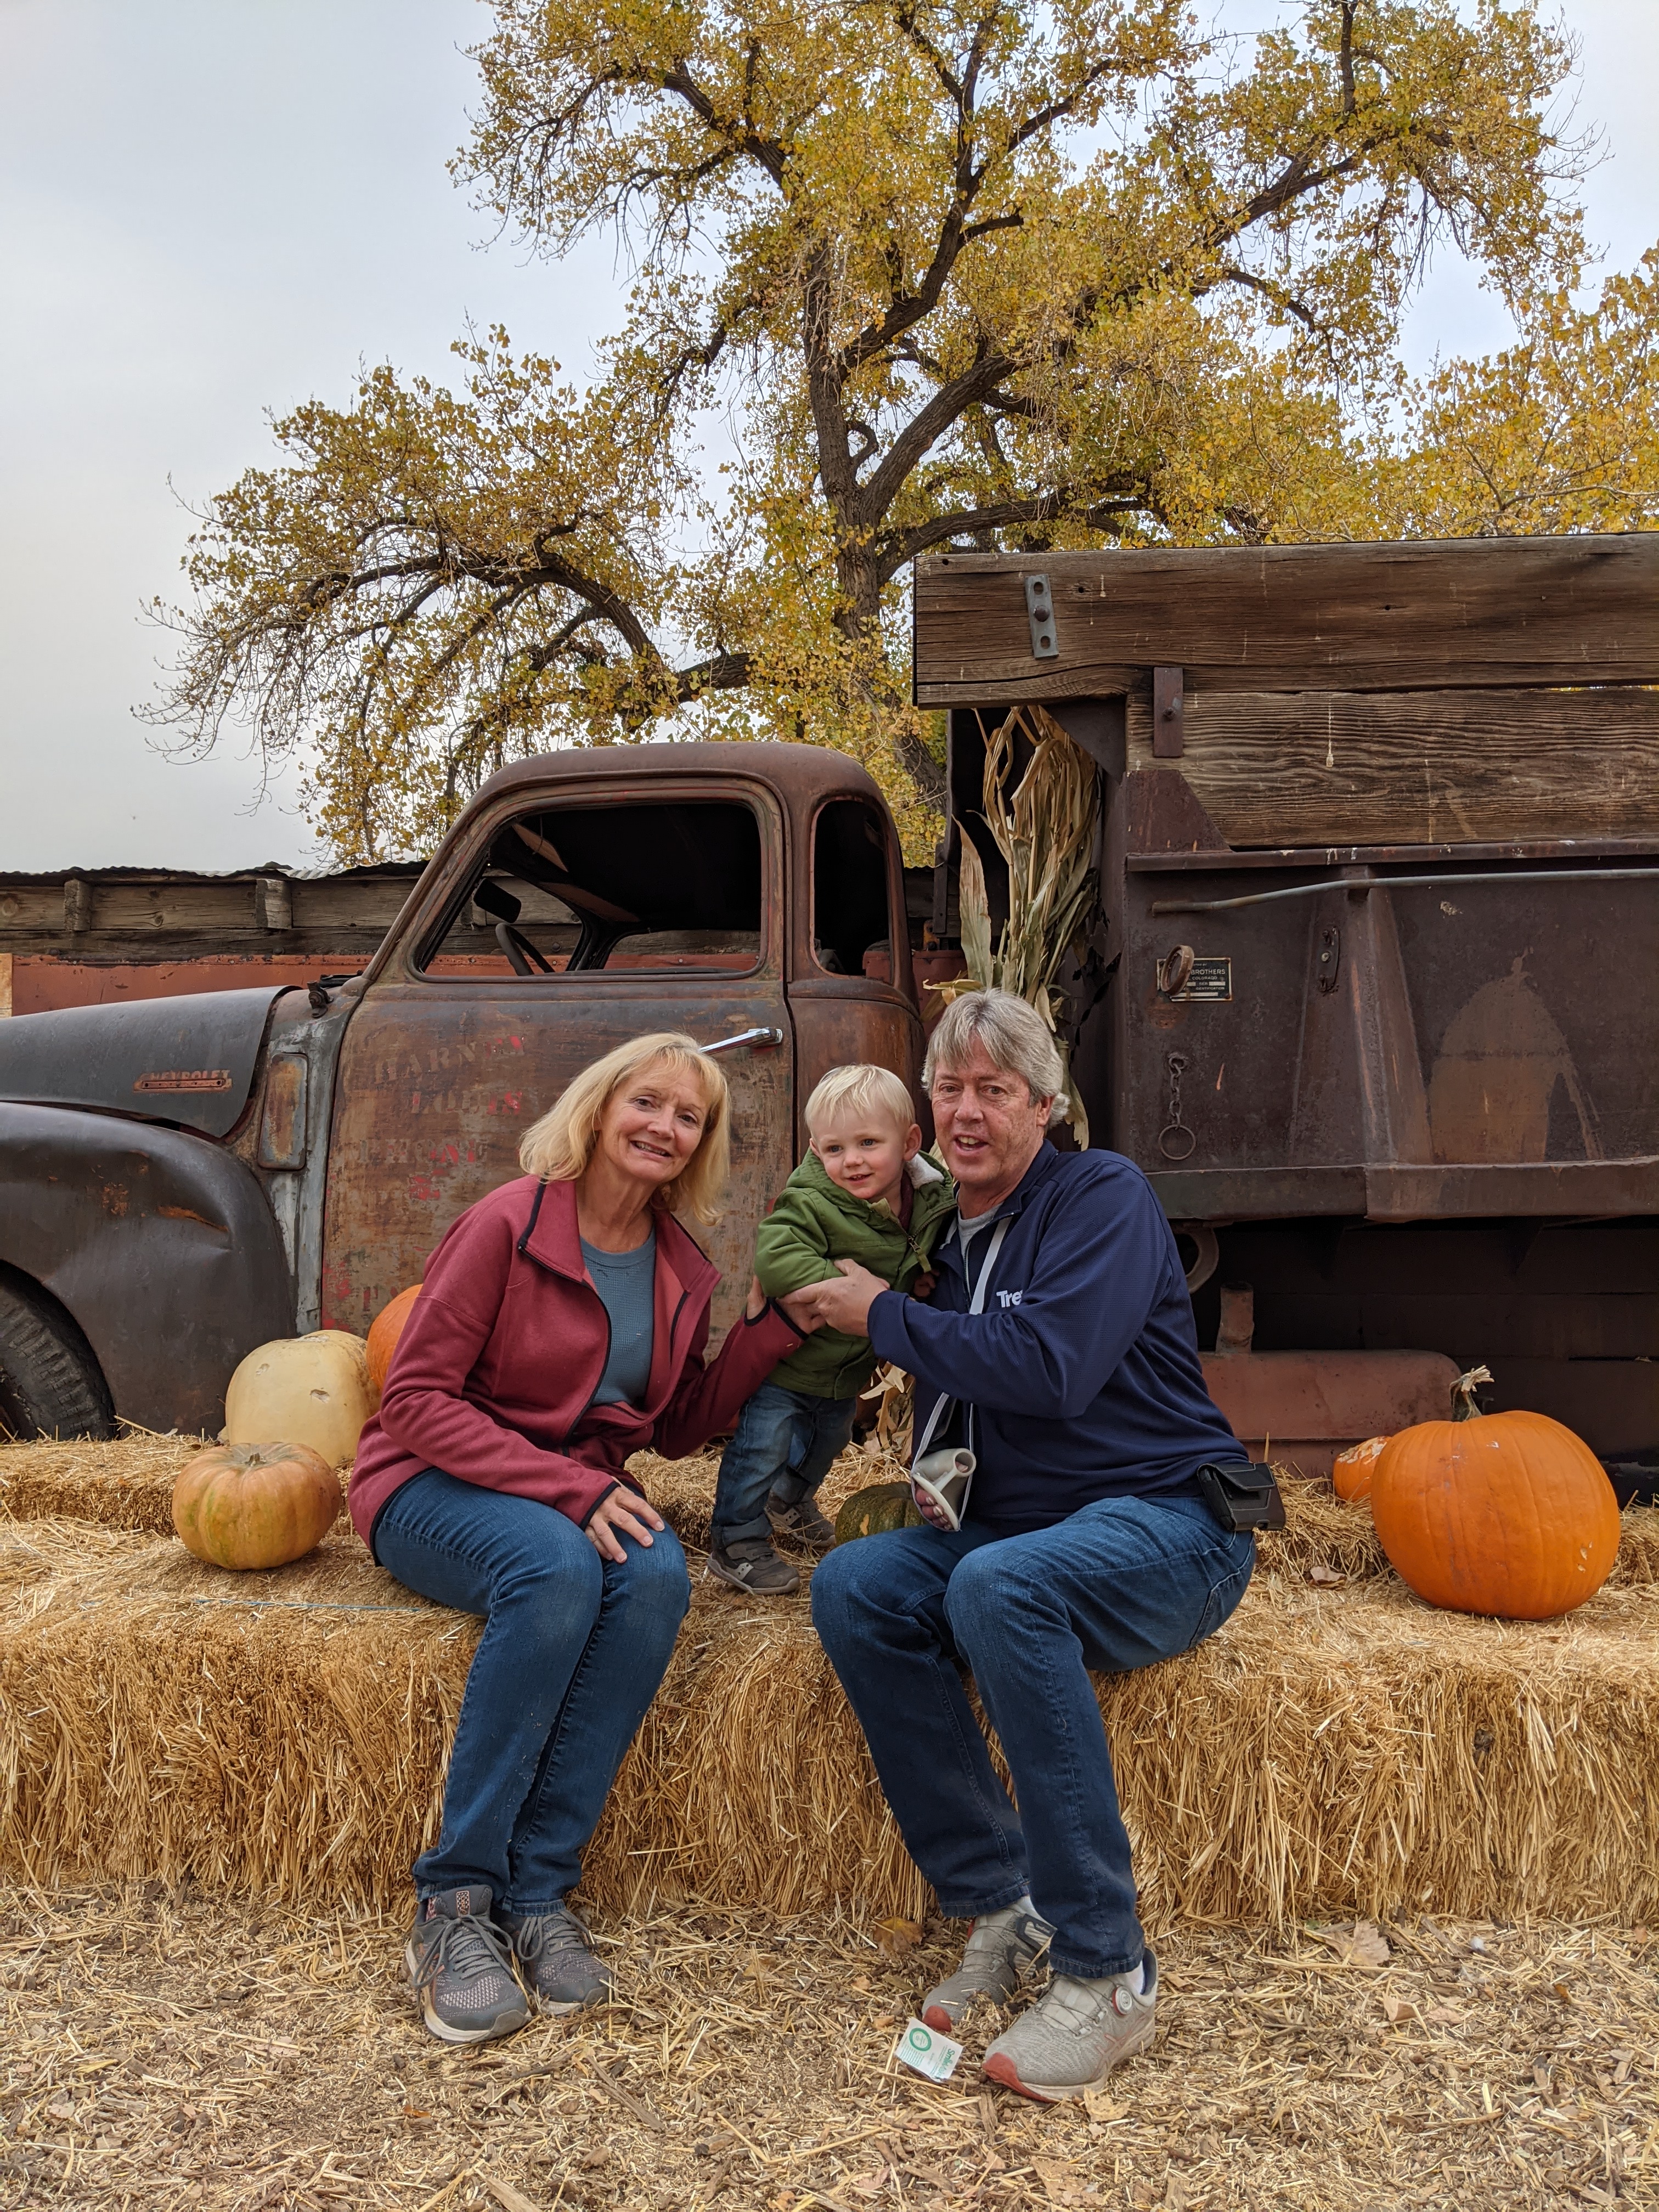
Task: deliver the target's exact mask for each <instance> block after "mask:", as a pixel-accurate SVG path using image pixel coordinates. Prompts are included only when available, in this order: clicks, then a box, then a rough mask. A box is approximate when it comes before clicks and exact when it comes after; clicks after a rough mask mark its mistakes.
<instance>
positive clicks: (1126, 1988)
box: [985, 1951, 1158, 2105]
mask: <svg viewBox="0 0 1659 2212" xmlns="http://www.w3.org/2000/svg"><path fill="white" fill-rule="evenodd" d="M1145 1963H1146V1987H1145V1988H1144V1989H1141V1990H1136V1989H1133V1988H1132V1987H1131V1986H1130V1978H1129V1976H1128V1975H1127V1974H1109V1975H1107V1976H1106V1977H1105V1978H1104V1979H1103V1980H1101V1981H1097V1982H1084V1981H1079V1980H1078V1979H1077V1978H1075V1977H1074V1976H1073V1975H1071V1974H1056V1975H1055V1976H1054V1979H1053V1980H1052V1981H1051V1982H1050V1983H1049V1984H1048V1988H1047V1990H1045V1991H1044V1992H1043V1994H1042V1996H1040V1997H1039V1998H1038V1999H1037V2001H1036V2003H1035V2004H1034V2005H1033V2006H1032V2007H1031V2008H1030V2011H1029V2012H1024V2013H1022V2014H1021V2015H1020V2016H1019V2018H1018V2020H1017V2021H1015V2022H1014V2024H1013V2026H1012V2027H1011V2028H1010V2029H1009V2030H1008V2032H1007V2033H1006V2035H1000V2036H998V2038H997V2039H996V2041H995V2042H994V2044H993V2045H991V2047H990V2049H989V2050H988V2051H987V2052H986V2054H985V2076H986V2079H987V2081H1000V2083H1001V2084H1002V2086H1003V2087H1004V2088H1005V2089H1017V2090H1018V2092H1019V2093H1020V2095H1021V2096H1022V2097H1031V2098H1034V2099H1035V2100H1036V2102H1037V2103H1038V2104H1040V2105H1058V2104H1060V2103H1062V2102H1063V2101H1064V2100H1066V2098H1068V2097H1082V2096H1085V2095H1087V2093H1088V2092H1089V2091H1090V2090H1091V2089H1100V2088H1103V2087H1105V2084H1106V2076H1107V2075H1109V2073H1110V2072H1111V2070H1112V2069H1113V2068H1114V2067H1115V2066H1121V2064H1122V2063H1123V2062H1124V2060H1125V2059H1126V2058H1133V2057H1134V2056H1135V2054H1136V2052H1137V2051H1145V2050H1146V2046H1147V2045H1148V2044H1149V2043H1151V2041H1152V2035H1153V2032H1154V2030H1155V2029H1156V2027H1157V2025H1158V1961H1157V1960H1156V1959H1155V1958H1153V1956H1152V1953H1151V1952H1150V1951H1148V1952H1147V1953H1146V1962H1145Z"/></svg>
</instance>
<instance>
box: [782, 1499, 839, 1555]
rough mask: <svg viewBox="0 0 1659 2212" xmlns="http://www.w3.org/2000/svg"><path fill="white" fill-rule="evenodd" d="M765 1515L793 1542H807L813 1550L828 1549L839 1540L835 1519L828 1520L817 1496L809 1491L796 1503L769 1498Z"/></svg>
mask: <svg viewBox="0 0 1659 2212" xmlns="http://www.w3.org/2000/svg"><path fill="white" fill-rule="evenodd" d="M766 1517H767V1519H768V1520H769V1522H771V1523H772V1527H773V1529H774V1530H775V1533H776V1534H778V1535H780V1536H782V1537H784V1538H785V1539H787V1541H788V1542H790V1543H792V1544H801V1545H804V1546H805V1547H806V1549H807V1550H808V1551H810V1552H827V1551H828V1550H829V1547H830V1546H831V1545H832V1544H833V1543H834V1542H835V1541H836V1524H835V1522H833V1521H826V1520H825V1518H824V1516H823V1514H822V1513H820V1512H819V1510H818V1501H817V1498H814V1497H812V1496H811V1493H810V1492H809V1493H808V1495H807V1496H806V1497H805V1498H797V1500H796V1501H795V1503H794V1504H793V1505H780V1504H778V1503H777V1501H776V1499H775V1498H768V1500H767V1501H766Z"/></svg>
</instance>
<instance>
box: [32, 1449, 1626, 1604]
mask: <svg viewBox="0 0 1659 2212" xmlns="http://www.w3.org/2000/svg"><path fill="white" fill-rule="evenodd" d="M203 1443H204V1439H203V1438H202V1437H155V1436H149V1435H147V1434H140V1435H137V1436H131V1437H124V1438H122V1439H121V1440H120V1441H119V1442H118V1443H28V1444H13V1445H10V1446H8V1447H5V1448H0V1520H3V1519H5V1518H8V1517H9V1518H10V1519H13V1520H18V1521H45V1520H61V1519H73V1520H77V1521H96V1522H102V1523H103V1525H104V1526H105V1527H106V1528H131V1529H149V1530H152V1531H154V1532H155V1534H158V1535H167V1534H171V1533H172V1528H173V1518H172V1511H171V1507H172V1500H173V1480H174V1478H175V1477H176V1476H177V1474H178V1472H179V1468H181V1467H182V1466H183V1465H184V1464H185V1461H186V1460H187V1459H188V1458H189V1457H190V1456H191V1454H192V1453H193V1452H197V1451H199V1450H200V1449H201V1448H202V1445H203ZM719 1466H720V1455H719V1453H718V1452H703V1453H700V1454H698V1455H696V1457H695V1458H692V1459H683V1460H665V1459H662V1458H659V1456H658V1455H657V1454H656V1453H655V1452H639V1453H636V1454H635V1456H634V1458H633V1459H632V1460H630V1461H629V1467H630V1468H632V1469H633V1471H634V1473H635V1474H636V1475H637V1476H638V1478H639V1480H641V1482H642V1483H643V1484H644V1485H645V1488H646V1491H647V1494H648V1496H649V1497H650V1498H651V1501H652V1503H653V1504H654V1505H655V1506H656V1507H657V1508H658V1510H659V1512H660V1513H661V1514H662V1516H663V1518H664V1519H665V1521H666V1522H668V1523H669V1525H670V1527H671V1528H672V1529H673V1530H674V1531H675V1533H676V1534H677V1535H678V1537H679V1539H680V1541H681V1542H682V1543H683V1544H684V1545H685V1546H686V1547H687V1549H688V1550H690V1551H698V1552H702V1551H706V1550H707V1549H708V1537H709V1528H710V1522H711V1516H712V1515H713V1511H714V1478H715V1474H716V1472H717V1470H718V1468H719ZM1278 1472H1279V1483H1280V1487H1281V1488H1282V1490H1283V1492H1284V1495H1285V1514H1286V1517H1287V1522H1288V1525H1287V1526H1286V1527H1285V1528H1283V1529H1282V1530H1279V1531H1276V1532H1274V1533H1272V1534H1263V1535H1262V1536H1261V1538H1259V1539H1258V1541H1257V1547H1256V1571H1257V1572H1258V1574H1268V1575H1283V1576H1287V1577H1290V1578H1291V1580H1292V1581H1295V1582H1297V1583H1301V1582H1304V1581H1305V1580H1306V1579H1307V1577H1308V1575H1309V1572H1310V1571H1311V1570H1314V1569H1322V1570H1323V1571H1325V1572H1326V1573H1328V1574H1337V1575H1340V1576H1341V1577H1343V1579H1344V1580H1345V1581H1361V1580H1368V1579H1374V1578H1382V1579H1387V1578H1388V1577H1390V1576H1392V1574H1393V1572H1394V1570H1393V1569H1392V1568H1391V1567H1390V1566H1389V1562H1388V1560H1387V1559H1386V1557H1385V1556H1384V1554H1383V1547H1382V1546H1381V1545H1380V1544H1379V1543H1378V1542H1377V1541H1376V1529H1375V1528H1373V1527H1372V1525H1371V1512H1370V1504H1369V1503H1361V1504H1358V1505H1346V1504H1344V1503H1343V1502H1342V1500H1341V1499H1340V1498H1338V1497H1336V1496H1335V1495H1334V1493H1333V1492H1332V1490H1331V1486H1330V1484H1329V1483H1328V1481H1326V1480H1323V1479H1321V1478H1313V1477H1308V1476H1303V1475H1298V1474H1295V1473H1294V1472H1292V1471H1291V1469H1289V1468H1279V1470H1278ZM901 1473H902V1468H899V1467H898V1466H897V1465H896V1463H895V1462H893V1461H892V1460H890V1458H888V1457H886V1456H884V1455H881V1454H879V1453H871V1452H869V1451H866V1450H865V1449H861V1448H859V1447H854V1448H853V1449H849V1450H848V1451H845V1452H843V1453H842V1455H841V1457H840V1459H839V1460H837V1461H836V1464H835V1466H834V1467H833V1468H831V1469H830V1471H829V1476H828V1478H827V1479H826V1480H825V1482H824V1486H823V1492H822V1493H821V1503H822V1504H823V1510H824V1511H825V1512H827V1513H828V1514H829V1517H830V1519H831V1520H833V1519H834V1518H835V1516H836V1509H837V1507H838V1506H840V1505H841V1504H842V1503H843V1502H844V1501H845V1500H846V1499H847V1498H849V1497H850V1496H851V1495H852V1493H853V1492H854V1491H855V1490H861V1489H863V1488H864V1487H865V1486H866V1485H868V1484H870V1483H876V1482H887V1481H890V1480H893V1479H894V1478H895V1477H896V1475H897V1474H901ZM337 1528H338V1529H339V1530H341V1531H342V1532H343V1531H344V1530H345V1528H346V1522H345V1521H344V1519H343V1518H342V1520H341V1521H340V1522H338V1523H337ZM1608 1580H1609V1583H1611V1584H1612V1585H1613V1586H1614V1587H1623V1586H1626V1585H1628V1584H1632V1583H1659V1509H1656V1508H1655V1507H1652V1506H1647V1505H1632V1506H1630V1507H1628V1508H1627V1509H1626V1513H1625V1524H1624V1538H1623V1541H1622V1542H1621V1544H1620V1550H1619V1557H1618V1559H1616V1560H1615V1561H1614V1563H1613V1572H1612V1575H1611V1576H1610V1577H1608Z"/></svg>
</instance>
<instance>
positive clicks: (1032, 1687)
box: [812, 1498, 1255, 1980]
mask: <svg viewBox="0 0 1659 2212" xmlns="http://www.w3.org/2000/svg"><path fill="white" fill-rule="evenodd" d="M1254 1560H1255V1541H1254V1539H1253V1538H1251V1537H1249V1536H1234V1535H1229V1534H1226V1533H1225V1532H1224V1531H1223V1530H1222V1529H1221V1528H1218V1526H1217V1525H1216V1522H1214V1521H1213V1520H1212V1517H1211V1516H1210V1514H1209V1512H1208V1510H1206V1507H1205V1506H1203V1505H1202V1504H1198V1503H1189V1502H1188V1501H1187V1500H1185V1499H1182V1500H1169V1501H1165V1502H1162V1503H1160V1502H1158V1501H1155V1500H1153V1499H1151V1498H1102V1499H1100V1500H1098V1501H1097V1503H1096V1504H1092V1505H1085V1507H1084V1508H1083V1509H1082V1510H1081V1511H1080V1512H1077V1513H1074V1514H1073V1515H1072V1516H1071V1518H1070V1519H1069V1520H1066V1521H1062V1522H1060V1523H1059V1524H1058V1525H1057V1526H1056V1527H1054V1528H1042V1529H1037V1530H1036V1531H1034V1532H1033V1533H1031V1534H1029V1535H1024V1536H1007V1537H1004V1538H1002V1539H1001V1540H1000V1541H999V1540H998V1539H996V1538H995V1537H994V1536H992V1535H991V1534H990V1533H989V1531H988V1530H987V1529H985V1528H975V1526H974V1524H973V1523H972V1522H969V1523H968V1525H967V1526H966V1527H965V1528H962V1529H960V1530H958V1531H957V1533H956V1534H948V1533H947V1532H946V1531H945V1530H943V1529H939V1528H905V1529H901V1530H899V1531H897V1532H896V1533H895V1534H890V1535H882V1536H866V1537H864V1538H862V1539H861V1540H860V1541H859V1542H857V1543H853V1544H844V1545H842V1546H840V1547H838V1548H837V1549H836V1550H835V1551H833V1552H831V1553H830V1554H829V1557H828V1559H824V1560H823V1562H822V1563H821V1565H819V1566H818V1568H817V1571H816V1573H815V1574H814V1575H813V1577H812V1619H813V1620H814V1621H815V1622H816V1624H817V1631H818V1634H819V1636H820V1637H821V1638H823V1644H824V1648H825V1650H827V1651H828V1652H829V1656H830V1658H831V1660H832V1661H833V1662H834V1664H835V1668H836V1674H839V1675H840V1677H841V1680H842V1686H843V1688H844V1689H845V1690H846V1692H847V1695H848V1699H850V1700H851V1703H852V1705H853V1710H854V1711H855V1712H856V1713H857V1715H858V1717H859V1721H860V1724H861V1726H862V1727H863V1729H864V1733H865V1736H866V1740H867V1741H868V1743H869V1746H870V1751H871V1755H872V1758H873V1759H874V1760H875V1763H876V1771H877V1773H878V1775H879V1776H880V1778H881V1786H882V1788H883V1790H884V1791H885V1792H886V1795H887V1802H888V1803H889V1804H890V1806H891V1807H892V1808H893V1814H894V1817H895V1818H896V1820H897V1821H898V1824H899V1827H900V1830H901V1832H902V1834H903V1837H904V1840H905V1843H906V1844H907V1845H908V1849H909V1852H910V1856H911V1857H912V1858H913V1859H915V1863H916V1864H917V1865H918V1866H919V1867H920V1868H921V1871H922V1873H923V1874H924V1875H926V1876H927V1880H928V1881H930V1882H932V1884H933V1887H934V1889H935V1890H936V1892H937V1893H938V1895H939V1910H940V1911H942V1912H944V1913H945V1914H946V1915H947V1916H948V1917H950V1918H951V1919H955V1920H969V1919H972V1918H974V1917H975V1916H976V1915H978V1914H980V1913H981V1912H994V1911H997V1910H998V1909H999V1907H1000V1906H1002V1905H1012V1903H1013V1902H1014V1900H1015V1899H1017V1898H1018V1897H1021V1896H1023V1895H1024V1893H1025V1892H1026V1891H1027V1890H1028V1889H1029V1891H1030V1895H1031V1901H1032V1903H1033V1904H1034V1905H1036V1909H1037V1911H1039V1912H1040V1913H1041V1914H1042V1916H1043V1917H1044V1918H1045V1919H1047V1920H1050V1921H1052V1922H1053V1923H1054V1930H1055V1933H1054V1942H1053V1944H1052V1945H1051V1947H1050V1952H1049V1957H1050V1961H1051V1963H1052V1965H1053V1967H1054V1972H1056V1973H1061V1974H1075V1975H1079V1976H1081V1977H1083V1978H1085V1979H1090V1980H1093V1979H1098V1978H1100V1977H1102V1976H1103V1975H1106V1974H1116V1973H1127V1972H1132V1971H1133V1968H1134V1967H1135V1966H1138V1965H1139V1963H1140V1956H1141V1952H1142V1950H1143V1948H1144V1944H1143V1940H1142V1936H1141V1932H1140V1923H1139V1921H1138V1920H1137V1919H1136V1917H1135V1886H1134V1875H1133V1870H1132V1869H1131V1867H1130V1863H1129V1838H1128V1837H1127V1835H1126V1834H1125V1832H1124V1828H1123V1820H1122V1816H1121V1814H1120V1812H1119V1810H1118V1802H1117V1785H1116V1782H1115V1778H1114V1777H1113V1773H1112V1761H1111V1756H1110V1753H1109V1752H1108V1750H1107V1748H1106V1735H1105V1730H1104V1729H1103V1726H1102V1724H1101V1718H1100V1708H1099V1706H1098V1705H1097V1703H1096V1700H1095V1693H1094V1689H1093V1686H1092V1685H1091V1682H1090V1680H1089V1674H1088V1669H1090V1668H1095V1669H1096V1670H1097V1671H1099V1672H1103V1673H1108V1674H1125V1673H1127V1672H1128V1671H1129V1670H1130V1669H1131V1668H1136V1667H1148V1666H1151V1665H1152V1663H1153V1662H1154V1661H1156V1660H1159V1659H1169V1658H1171V1657H1173V1656H1175V1654H1176V1653H1177V1652H1180V1651H1187V1650H1191V1648H1192V1647H1193V1645H1194V1644H1200V1643H1202V1641H1203V1640H1204V1638H1206V1636H1208V1635H1210V1634H1211V1633H1212V1632H1213V1631H1214V1630H1215V1629H1217V1628H1218V1627H1219V1626H1221V1624H1222V1622H1223V1621H1224V1620H1226V1618H1227V1616H1228V1614H1229V1613H1231V1611H1232V1610H1233V1607H1235V1606H1236V1605H1237V1603H1238V1601H1239V1599H1240V1598H1241V1597H1242V1596H1243V1594H1244V1589H1245V1586H1246V1584H1247V1583H1249V1579H1250V1569H1251V1567H1252V1565H1254ZM963 1668H966V1669H967V1670H968V1671H969V1673H971V1674H972V1675H973V1678H974V1680H975V1683H976V1684H977V1686H978V1688H979V1694H980V1700H981V1704H982V1705H984V1707H985V1711H986V1712H987V1715H988V1716H989V1717H990V1721H991V1724H992V1726H993V1727H994V1729H996V1732H997V1735H998V1736H999V1737H1000V1740H1001V1744H1002V1749H1003V1753H1004V1756H1005V1757H1006V1759H1007V1761H1008V1767H1009V1771H1010V1772H1011V1773H1012V1776H1013V1782H1014V1792H1015V1795H1016V1796H1017V1797H1018V1801H1019V1810H1018V1813H1016V1812H1015V1810H1014V1808H1013V1806H1012V1803H1011V1802H1009V1798H1008V1793H1007V1791H1006V1790H1005V1789H1004V1788H1003V1786H1002V1784H1000V1782H999V1781H998V1779H997V1778H996V1775H995V1773H994V1771H993V1769H992V1766H991V1759H990V1753H989V1751H988V1748H987V1745H986V1741H985V1736H984V1734H983V1732H982V1730H981V1728H980V1726H979V1724H978V1723H977V1721H976V1720H975V1717H974V1711H973V1708H972V1706H971V1705H969V1702H968V1696H967V1692H966V1690H965V1689H964V1687H963V1680H962V1674H961V1671H960V1670H961V1669H963Z"/></svg>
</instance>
